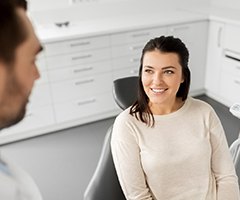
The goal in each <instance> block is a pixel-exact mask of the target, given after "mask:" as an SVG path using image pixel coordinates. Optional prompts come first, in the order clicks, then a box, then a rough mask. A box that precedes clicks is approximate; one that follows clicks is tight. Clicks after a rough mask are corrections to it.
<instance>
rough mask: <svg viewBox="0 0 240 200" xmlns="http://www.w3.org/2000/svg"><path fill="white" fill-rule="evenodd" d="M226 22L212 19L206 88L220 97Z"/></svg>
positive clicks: (213, 94) (212, 95) (209, 93)
mask: <svg viewBox="0 0 240 200" xmlns="http://www.w3.org/2000/svg"><path fill="white" fill-rule="evenodd" d="M224 26H225V25H224V23H220V22H216V21H210V24H209V32H208V51H207V68H206V82H205V88H206V92H207V94H208V95H209V96H211V97H213V98H215V99H216V98H217V99H219V95H220V94H219V90H220V88H219V86H220V84H219V83H220V74H221V65H222V61H223V57H222V54H223V42H224V30H225V29H224Z"/></svg>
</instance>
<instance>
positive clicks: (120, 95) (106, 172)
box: [84, 77, 138, 200]
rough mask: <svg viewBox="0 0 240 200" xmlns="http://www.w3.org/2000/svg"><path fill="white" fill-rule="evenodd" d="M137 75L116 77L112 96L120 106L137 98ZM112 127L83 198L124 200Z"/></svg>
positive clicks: (124, 106)
mask: <svg viewBox="0 0 240 200" xmlns="http://www.w3.org/2000/svg"><path fill="white" fill-rule="evenodd" d="M137 84H138V77H127V78H121V79H117V80H115V81H114V83H113V96H114V99H115V101H116V103H117V104H118V105H119V106H120V107H121V108H122V109H126V108H127V107H129V106H130V105H131V104H132V103H134V101H135V100H136V98H137ZM111 134H112V127H110V128H109V130H108V132H107V134H106V136H105V139H104V144H103V148H102V152H101V155H100V158H99V161H98V164H97V168H96V170H95V172H94V175H93V177H92V179H91V181H90V183H89V184H88V187H87V189H86V190H85V193H84V200H126V198H125V197H124V194H123V192H122V189H121V186H120V184H119V181H118V177H117V173H116V170H115V167H114V163H113V158H112V153H111V146H110V141H111Z"/></svg>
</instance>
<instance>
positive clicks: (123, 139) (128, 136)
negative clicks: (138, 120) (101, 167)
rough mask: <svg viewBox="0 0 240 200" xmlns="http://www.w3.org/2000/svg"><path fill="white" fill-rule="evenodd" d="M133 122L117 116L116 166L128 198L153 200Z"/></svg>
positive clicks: (113, 143) (113, 146)
mask: <svg viewBox="0 0 240 200" xmlns="http://www.w3.org/2000/svg"><path fill="white" fill-rule="evenodd" d="M134 135H135V133H134V129H133V128H132V127H131V124H130V123H129V122H128V121H127V120H125V119H123V118H117V119H116V121H115V123H114V126H113V133H112V140H111V149H112V155H113V160H114V164H115V168H116V171H117V174H118V179H119V182H120V185H121V187H122V190H123V192H124V194H125V197H126V198H127V200H140V199H141V200H152V199H153V198H152V195H151V193H150V191H149V188H148V186H147V184H146V179H145V175H144V172H143V169H142V165H141V158H140V149H139V146H138V143H137V139H136V137H135V136H134Z"/></svg>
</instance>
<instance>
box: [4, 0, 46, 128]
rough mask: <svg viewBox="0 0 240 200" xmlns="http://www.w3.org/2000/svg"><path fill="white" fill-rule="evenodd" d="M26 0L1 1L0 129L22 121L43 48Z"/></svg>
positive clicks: (37, 73) (37, 75)
mask: <svg viewBox="0 0 240 200" xmlns="http://www.w3.org/2000/svg"><path fill="white" fill-rule="evenodd" d="M26 8H27V4H26V1H25V0H1V1H0V24H1V28H0V129H2V128H5V127H8V126H10V125H13V124H15V123H17V122H19V121H20V120H21V119H22V118H23V117H24V115H25V110H26V104H27V102H28V98H29V95H30V93H31V90H32V87H33V84H34V81H35V80H36V79H38V78H39V72H38V70H37V67H36V65H35V59H36V56H37V54H38V53H39V52H40V51H41V50H42V47H41V45H40V43H39V40H38V38H37V37H36V35H35V33H34V30H33V27H32V25H31V22H30V21H29V19H28V17H27V15H26Z"/></svg>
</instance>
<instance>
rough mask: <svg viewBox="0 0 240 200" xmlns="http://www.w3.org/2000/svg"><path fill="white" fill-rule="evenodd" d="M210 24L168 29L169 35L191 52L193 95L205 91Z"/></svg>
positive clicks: (197, 23) (187, 25)
mask: <svg viewBox="0 0 240 200" xmlns="http://www.w3.org/2000/svg"><path fill="white" fill-rule="evenodd" d="M207 33H208V22H207V21H201V22H194V23H186V24H180V25H175V26H169V27H168V34H169V35H173V36H174V37H178V38H180V39H181V40H182V41H183V42H184V43H185V45H186V46H187V48H188V50H189V68H190V71H191V86H190V92H191V94H199V93H203V92H204V91H203V90H204V82H205V67H206V49H207Z"/></svg>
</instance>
